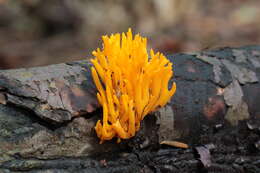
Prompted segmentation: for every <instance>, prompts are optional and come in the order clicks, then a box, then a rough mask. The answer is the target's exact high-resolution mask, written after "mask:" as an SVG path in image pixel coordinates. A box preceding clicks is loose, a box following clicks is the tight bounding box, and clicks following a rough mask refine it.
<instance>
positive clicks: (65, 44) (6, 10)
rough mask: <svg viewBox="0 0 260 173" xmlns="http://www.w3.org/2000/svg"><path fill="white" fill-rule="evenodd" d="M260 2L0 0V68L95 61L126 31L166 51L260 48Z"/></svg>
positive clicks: (206, 0)
mask: <svg viewBox="0 0 260 173" xmlns="http://www.w3.org/2000/svg"><path fill="white" fill-rule="evenodd" d="M259 7H260V1H259V0H217V1H212V0H196V1H193V0H0V68H1V69H7V68H18V67H29V66H39V65H46V64H53V63H60V62H69V61H74V60H80V59H84V58H88V57H91V56H92V55H91V52H92V50H94V49H96V48H97V47H101V46H102V45H101V36H102V35H104V34H110V33H115V32H123V31H127V29H128V28H129V27H131V28H132V29H133V31H134V32H135V33H141V35H143V36H146V37H148V40H149V41H148V43H149V47H153V48H154V49H156V50H158V51H161V52H163V53H175V52H188V51H200V50H205V49H213V48H216V47H223V46H241V45H248V44H259V41H260V9H259Z"/></svg>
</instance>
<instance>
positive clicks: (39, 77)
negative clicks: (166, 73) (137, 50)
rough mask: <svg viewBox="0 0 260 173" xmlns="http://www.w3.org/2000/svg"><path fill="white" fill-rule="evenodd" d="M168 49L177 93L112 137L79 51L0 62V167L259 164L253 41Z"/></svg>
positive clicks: (258, 88) (163, 168) (248, 168)
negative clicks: (103, 131) (61, 58)
mask: <svg viewBox="0 0 260 173" xmlns="http://www.w3.org/2000/svg"><path fill="white" fill-rule="evenodd" d="M168 58H169V59H170V60H171V61H172V62H173V64H174V73H175V76H174V78H173V79H172V80H173V81H175V82H176V83H177V92H176V94H175V95H174V97H173V98H172V100H171V101H170V102H169V104H168V105H167V106H166V107H164V108H161V109H160V110H158V111H156V112H154V113H151V114H150V115H148V116H147V117H146V118H145V120H144V122H143V123H142V127H141V130H140V131H139V132H138V134H137V135H136V136H135V137H133V138H132V139H129V140H124V141H122V142H121V143H120V144H117V143H116V140H112V141H109V142H105V143H104V144H99V139H98V138H97V137H96V134H95V132H94V130H93V127H94V125H95V123H96V121H97V120H98V119H100V118H101V116H102V111H100V110H101V108H100V106H99V105H98V103H97V100H96V92H97V91H96V89H95V86H94V84H93V82H92V78H91V74H90V70H89V67H90V63H89V62H88V61H87V60H83V61H78V62H71V63H64V64H57V65H50V66H46V67H35V68H28V69H14V70H2V71H0V172H1V171H2V172H21V171H27V172H48V171H49V172H201V171H206V172H220V171H221V172H260V165H259V163H260V156H259V148H260V147H259V145H260V138H259V134H260V120H259V119H260V107H259V105H260V83H259V80H260V46H246V47H241V48H233V49H232V48H222V49H219V50H211V51H204V52H197V53H183V54H175V55H173V56H168ZM165 140H167V141H171V140H177V141H180V142H185V143H187V144H189V148H188V149H177V148H173V147H168V146H163V145H159V143H160V142H162V141H165ZM209 144H210V145H209ZM208 146H211V147H208Z"/></svg>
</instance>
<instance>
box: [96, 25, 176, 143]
mask: <svg viewBox="0 0 260 173" xmlns="http://www.w3.org/2000/svg"><path fill="white" fill-rule="evenodd" d="M102 39H103V49H102V50H100V49H97V50H96V51H93V55H94V56H95V58H94V59H91V62H92V64H93V67H91V72H92V77H93V80H94V82H95V85H96V87H97V89H98V93H97V99H98V101H99V103H100V104H101V105H102V106H103V119H102V121H100V120H99V121H98V122H97V124H96V127H95V130H96V133H97V135H98V137H99V138H100V139H101V142H103V141H104V140H110V139H112V138H113V137H118V139H119V141H120V139H128V138H131V137H133V136H134V135H135V133H136V132H137V131H138V130H139V128H140V122H141V120H143V118H144V117H145V116H146V115H147V114H148V113H150V112H152V111H154V110H156V108H159V107H162V106H164V105H165V104H166V103H167V102H168V101H169V100H170V98H171V97H172V96H173V94H174V93H175V90H176V84H175V83H173V84H172V87H171V89H170V90H168V83H169V80H170V79H171V77H172V76H173V70H172V63H171V62H170V61H169V60H168V59H167V58H166V57H165V56H164V55H163V54H161V53H159V52H158V53H156V54H155V53H154V52H153V50H152V49H151V50H150V56H148V53H147V48H146V46H147V45H146V42H147V40H146V38H143V37H141V36H140V35H138V34H137V35H135V36H134V37H133V36H132V32H131V29H129V30H128V32H127V33H126V34H125V33H122V34H121V35H120V34H119V33H117V34H112V35H111V36H110V37H108V36H103V37H102Z"/></svg>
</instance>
